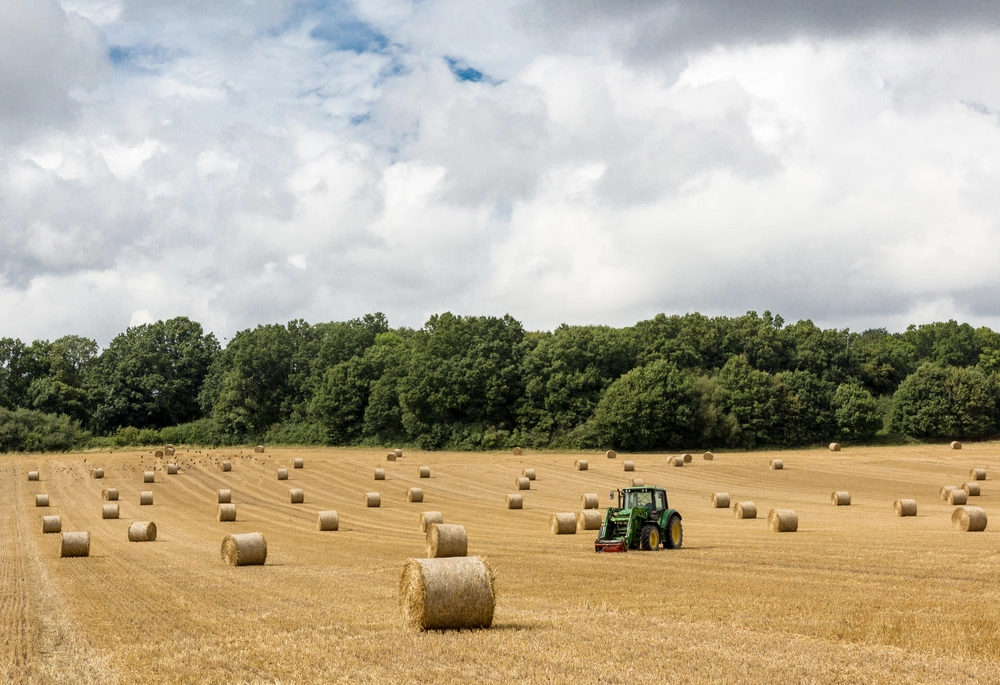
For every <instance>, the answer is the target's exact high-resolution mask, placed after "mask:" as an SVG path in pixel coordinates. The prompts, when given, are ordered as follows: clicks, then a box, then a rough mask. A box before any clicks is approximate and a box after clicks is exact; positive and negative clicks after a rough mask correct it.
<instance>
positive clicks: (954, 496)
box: [948, 488, 969, 506]
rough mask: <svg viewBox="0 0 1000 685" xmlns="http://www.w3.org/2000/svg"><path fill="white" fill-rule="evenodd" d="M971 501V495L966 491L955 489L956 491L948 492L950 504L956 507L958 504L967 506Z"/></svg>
mask: <svg viewBox="0 0 1000 685" xmlns="http://www.w3.org/2000/svg"><path fill="white" fill-rule="evenodd" d="M968 501H969V495H968V493H966V492H965V490H959V489H958V488H955V489H954V490H949V491H948V504H950V505H952V506H955V505H957V504H965V503H966V502H968Z"/></svg>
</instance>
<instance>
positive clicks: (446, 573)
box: [399, 557, 496, 630]
mask: <svg viewBox="0 0 1000 685" xmlns="http://www.w3.org/2000/svg"><path fill="white" fill-rule="evenodd" d="M399 605H400V609H401V610H402V613H403V622H404V623H405V624H406V625H407V626H409V627H411V628H415V629H417V630H460V629H472V628H489V627H490V625H491V624H492V623H493V610H494V607H495V606H496V590H495V587H494V573H493V570H492V569H490V568H489V567H487V566H486V564H484V563H483V561H482V560H481V559H479V558H478V557H453V558H447V559H408V560H407V561H406V563H405V564H403V574H402V576H401V577H400V579H399Z"/></svg>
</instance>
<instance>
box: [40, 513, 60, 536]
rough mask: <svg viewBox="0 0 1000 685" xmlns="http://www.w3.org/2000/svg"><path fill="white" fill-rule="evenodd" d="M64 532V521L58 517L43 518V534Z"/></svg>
mask: <svg viewBox="0 0 1000 685" xmlns="http://www.w3.org/2000/svg"><path fill="white" fill-rule="evenodd" d="M61 530H62V519H61V518H59V517H58V516H43V517H42V533H58V532H60V531H61Z"/></svg>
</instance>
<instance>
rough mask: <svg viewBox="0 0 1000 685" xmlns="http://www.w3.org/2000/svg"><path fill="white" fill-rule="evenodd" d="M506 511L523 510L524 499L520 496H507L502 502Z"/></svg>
mask: <svg viewBox="0 0 1000 685" xmlns="http://www.w3.org/2000/svg"><path fill="white" fill-rule="evenodd" d="M504 503H505V504H506V506H507V508H508V509H523V508H524V498H523V497H521V495H507V497H506V499H505V500H504Z"/></svg>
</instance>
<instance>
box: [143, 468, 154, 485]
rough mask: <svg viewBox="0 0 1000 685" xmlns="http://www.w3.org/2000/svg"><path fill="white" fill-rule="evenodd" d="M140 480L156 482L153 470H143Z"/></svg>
mask: <svg viewBox="0 0 1000 685" xmlns="http://www.w3.org/2000/svg"><path fill="white" fill-rule="evenodd" d="M142 482H143V483H155V482H156V473H155V472H154V471H143V473H142Z"/></svg>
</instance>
